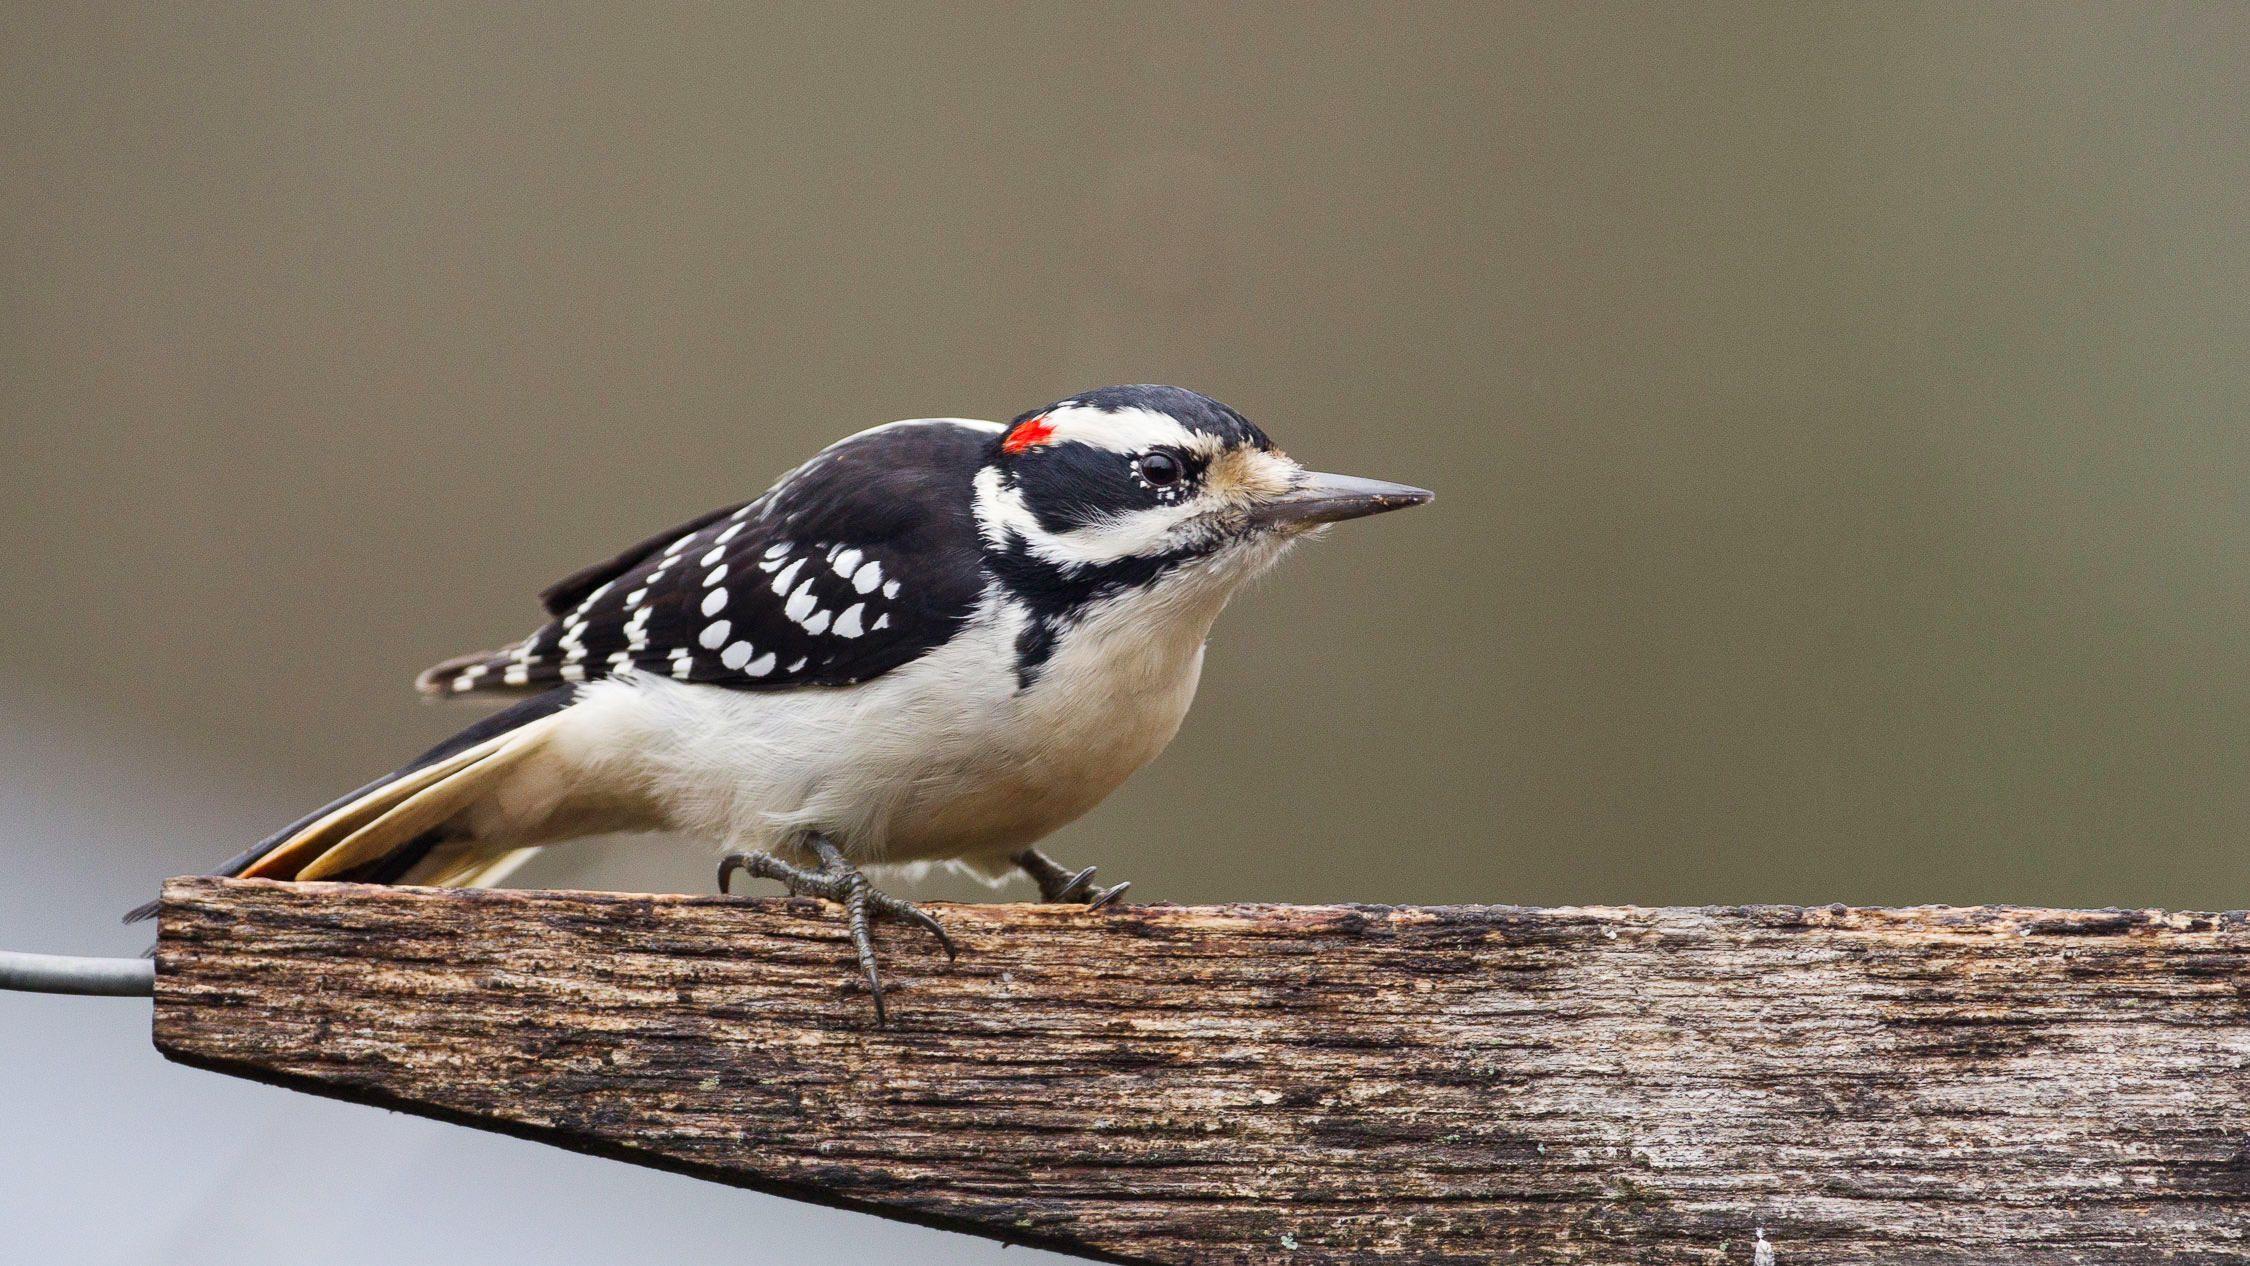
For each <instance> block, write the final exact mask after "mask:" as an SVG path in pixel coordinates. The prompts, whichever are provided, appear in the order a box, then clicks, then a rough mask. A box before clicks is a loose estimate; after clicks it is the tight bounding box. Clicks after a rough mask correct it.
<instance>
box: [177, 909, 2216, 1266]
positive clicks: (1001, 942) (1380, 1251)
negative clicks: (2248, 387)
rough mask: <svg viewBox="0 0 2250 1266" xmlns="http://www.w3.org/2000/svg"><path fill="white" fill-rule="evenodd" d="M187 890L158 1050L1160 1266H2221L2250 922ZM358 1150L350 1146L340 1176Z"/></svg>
mask: <svg viewBox="0 0 2250 1266" xmlns="http://www.w3.org/2000/svg"><path fill="white" fill-rule="evenodd" d="M935 909H936V912H937V913H938V914H939V917H941V918H942V919H944V920H945V921H946V922H947V924H948V926H949V927H951V928H952V930H953V932H954V935H955V936H957V937H958V938H960V940H961V942H962V944H963V951H964V952H963V954H962V957H961V960H960V962H959V963H958V964H955V965H951V966H949V965H948V964H947V963H946V961H945V959H944V958H943V956H942V955H939V954H937V953H936V952H935V951H934V950H932V949H931V948H930V947H929V945H928V942H927V941H926V939H925V938H923V937H921V936H920V935H919V934H909V933H907V932H906V931H903V930H901V929H897V928H889V927H886V928H885V929H884V930H883V932H882V940H883V948H884V961H885V964H886V966H887V968H888V970H889V982H890V984H891V989H892V991H893V992H892V1011H893V1019H892V1026H891V1027H890V1028H888V1029H876V1028H874V1027H873V1025H872V1018H871V1015H870V1011H869V1007H868V1004H867V999H866V997H865V995H864V994H863V993H862V992H860V990H859V989H858V987H857V985H856V984H855V983H854V982H853V978H852V970H851V955H850V952H849V948H848V946H847V944H846V942H845V940H844V938H843V935H842V932H841V929H840V928H839V927H838V925H837V922H836V920H835V918H834V917H833V914H832V912H831V911H829V910H828V909H827V908H825V907H823V906H822V905H820V904H819V903H815V902H809V901H785V900H740V899H733V900H730V899H724V898H716V897H641V896H617V895H603V894H594V893H546V892H478V893H458V892H433V891H429V890H416V889H383V888H366V887H357V886H348V885H332V884H311V885H289V884H273V883H263V882H255V881H252V882H241V881H219V880H179V881H175V882H173V883H172V884H170V885H168V886H167V888H166V890H165V898H164V904H163V914H162V919H163V922H162V935H161V940H160V943H159V947H158V956H157V965H158V975H157V1001H156V1041H157V1045H158V1046H159V1047H160V1048H161V1049H162V1050H163V1051H164V1053H165V1054H167V1055H169V1056H171V1057H172V1058H174V1059H178V1060H182V1061H185V1062H188V1063H192V1064H196V1065H199V1066H202V1067H206V1068H213V1069H218V1070H221V1071H224V1072H229V1073H237V1074H241V1075H244V1076H250V1077H255V1078H260V1079H263V1080H267V1081H273V1082H277V1083H280V1084H283V1085H289V1086H294V1087H297V1088H299V1089H304V1090H309V1091H312V1092H314V1093H318V1094H325V1095H334V1096H340V1097H343V1098H349V1099H356V1100H362V1101H366V1102H371V1103H377V1104H382V1105H385V1106H389V1107H394V1108H401V1109H405V1110H407V1111H412V1112H420V1113H425V1114H429V1115H433V1116H438V1117H442V1118H445V1119H449V1120H454V1121H460V1122H463V1123H467V1124H472V1125H478V1126H483V1127H486V1128H492V1129H501V1130H506V1131H509V1132H511V1133H515V1134H520V1135H524V1136H526V1137H529V1138H535V1139H539V1140H541V1141H544V1142H548V1143H554V1144H558V1145H560V1146H563V1147H568V1148H573V1149H577V1150H581V1151H589V1152H595V1153H599V1154H603V1155H609V1156H615V1157H619V1158H622V1159H625V1160H630V1161H635V1162H639V1163H643V1164H654V1165H661V1166H665V1167H669V1168H674V1169H678V1170H683V1171H685V1172H688V1173H692V1174H696V1175H699V1176H702V1177H706V1178H712V1179H716V1180H718V1181H722V1182H730V1183H737V1184H740V1185H743V1186H748V1187H755V1188H759V1189H762V1190H768V1191H776V1192H781V1193H784V1194H787V1195H792V1196H797V1197H801V1198H805V1199H812V1200H818V1201H821V1202H824V1203H830V1204H838V1205H844V1206H847V1207H853V1208H861V1209H866V1210H869V1211H871V1212H876V1213H880V1214H883V1215H885V1216H890V1217H900V1218H906V1219H910V1220H914V1221H919V1222H924V1223H930V1224H934V1225H939V1226H945V1227H951V1228H955V1229H959V1230H965V1231H972V1232H976V1233H979V1234H983V1235H989V1236H994V1237H997V1238H1001V1239H1007V1240H1012V1241H1019V1242H1023V1243H1031V1244H1040V1245H1044V1246H1048V1247H1055V1248H1062V1249H1065V1250H1069V1251H1075V1252H1079V1253H1084V1254H1087V1255H1090V1256H1096V1257H1103V1258H1107V1259H1114V1260H1119V1261H1145V1262H1245V1261H1284V1260H1286V1261H1300V1262H1471V1261H1475V1262H1484V1261H1492V1260H1496V1259H1501V1258H1508V1259H1514V1260H1523V1261H1537V1262H1667V1263H1669V1262H1745V1263H1757V1264H1761V1266H1762V1264H1763V1263H1766V1262H1769V1261H1770V1262H1772V1263H1777V1264H1779V1266H1786V1264H1787V1263H1790V1262H1823V1263H1858V1262H1865V1263H1877V1262H1881V1263H1901V1262H1947V1263H1949V1262H1961V1263H1970V1262H1974V1263H1980V1264H1989V1263H2004V1262H2005V1263H2012V1262H2041V1263H2044V1262H2098V1263H2112V1262H2135V1263H2141V1262H2182V1263H2188V1262H2193V1263H2216V1262H2242V1261H2246V1260H2250V1238H2246V1237H2250V919H2246V918H2245V916H2244V915H2243V914H2241V913H2234V914H2226V915H2205V914H2166V913H2162V912H2156V911H2126V912H2116V911H2107V912H2082V911H2059V910H2027V909H2003V908H1977V909H1948V908H1927V909H1912V910H1870V909H1847V908H1844V907H1840V906H1839V907H1828V908H1816V909H1799V908H1795V907H1745V908H1733V909H1703V910H1683V909H1622V908H1618V909H1610V908H1567V909H1523V908H1514V907H1449V908H1385V907H1346V906H1219V907H1200V908H1179V907H1168V906H1133V907H1126V908H1123V909H1118V910H1113V911H1103V912H1099V913H1095V914H1087V913H1085V912H1083V911H1079V910H1075V909H1068V908H1059V907H1043V906H1031V905H993V906H948V907H936V908H935ZM350 1164H351V1158H350V1157H338V1158H337V1166H338V1170H339V1174H340V1175H341V1174H342V1173H343V1172H345V1171H347V1170H348V1167H349V1166H350Z"/></svg>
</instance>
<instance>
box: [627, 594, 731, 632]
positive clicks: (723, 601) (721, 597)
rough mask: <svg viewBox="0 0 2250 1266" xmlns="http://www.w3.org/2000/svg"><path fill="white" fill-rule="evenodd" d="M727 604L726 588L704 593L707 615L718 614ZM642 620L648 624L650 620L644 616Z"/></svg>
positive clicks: (704, 611) (704, 607) (644, 608)
mask: <svg viewBox="0 0 2250 1266" xmlns="http://www.w3.org/2000/svg"><path fill="white" fill-rule="evenodd" d="M726 605H727V591H726V590H724V589H713V590H712V591H711V592H709V593H707V594H704V595H703V614H704V615H705V616H706V617H709V616H714V615H717V614H718V613H719V610H720V608H722V607H724V606H726ZM642 610H644V611H645V610H647V608H646V607H643V608H642ZM641 622H642V623H643V624H646V623H647V622H648V621H647V620H646V619H645V618H644V619H643V620H642V621H641Z"/></svg>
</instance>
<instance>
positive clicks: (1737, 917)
mask: <svg viewBox="0 0 2250 1266" xmlns="http://www.w3.org/2000/svg"><path fill="white" fill-rule="evenodd" d="M260 892H268V893H273V894H275V895H283V894H286V895H289V896H305V895H310V894H313V893H322V894H330V895H334V896H338V897H344V898H347V899H355V900H385V901H398V900H429V901H469V902H503V903H527V902H531V903H536V902H549V901H557V902H570V903H579V904H588V905H607V906H619V905H658V906H731V907H742V908H749V909H757V908H760V907H764V908H767V909H774V910H780V909H784V908H787V907H789V906H790V905H791V903H792V902H793V901H795V902H800V903H801V902H803V901H804V899H792V898H786V897H780V896H772V897H747V896H721V895H719V894H716V893H633V892H610V891H597V890H591V889H571V888H466V889H465V888H418V887H409V886H405V885H396V886H386V885H379V884H353V883H329V882H299V881H294V880H278V879H228V878H221V877H217V876H206V875H187V876H180V877H176V878H172V879H167V880H165V881H164V885H163V890H162V895H161V898H160V902H159V907H158V921H159V922H158V941H159V945H160V946H161V943H162V940H163V933H162V918H163V906H165V905H170V904H174V903H179V902H186V903H195V902H199V901H202V900H206V899H208V898H209V897H210V896H211V895H213V894H218V893H251V894H255V893H260ZM923 904H924V907H925V908H926V909H929V910H931V911H942V912H945V913H947V914H948V915H949V916H951V917H965V918H969V919H971V920H974V921H977V922H982V923H989V924H995V925H998V924H1015V923H1043V922H1079V921H1085V922H1103V921H1117V920H1118V916H1120V915H1125V916H1130V921H1133V922H1148V923H1161V924H1167V925H1172V926H1179V927H1189V926H1194V925H1198V924H1204V925H1210V926H1212V927H1213V928H1214V929H1216V928H1218V927H1220V926H1226V925H1231V926H1233V927H1236V928H1251V927H1260V926H1270V927H1272V928H1273V929H1274V930H1277V931H1279V930H1285V929H1288V928H1290V927H1292V926H1299V927H1303V928H1304V930H1306V931H1308V932H1311V931H1336V930H1348V926H1349V925H1350V924H1352V923H1354V922H1358V921H1365V920H1371V919H1380V920H1383V921H1386V922H1400V923H1457V924H1462V925H1503V926H1504V925H1508V924H1526V923H1532V922H1538V923H1545V924H1548V925H1554V924H1568V923H1583V924H1591V925H1605V924H1606V925H1638V926H1645V925H1654V924H1661V923H1666V922H1679V921H1689V920H1694V921H1717V922H1724V923H1738V924H1741V925H1743V926H1745V927H1758V928H1773V929H1776V930H1783V929H1791V928H1804V929H1832V930H1837V931H1883V932H1891V933H1907V932H1914V931H1924V932H1928V933H1931V934H1946V933H1951V934H1964V933H1965V934H1983V935H1992V934H1997V933H2015V934H2017V935H2022V936H2034V937H2036V936H2069V937H2084V936H2100V935H2129V934H2134V933H2139V934H2144V935H2145V934H2150V933H2167V932H2169V933H2235V932H2239V933H2250V910H2167V909H2163V908H2159V907H2153V906H2149V907H2119V906H2107V907H2101V908H2096V909H2082V908H2072V907H2060V906H2024V905H2006V904H1986V905H1914V906H1853V905H1844V904H1842V903H1831V904H1826V905H1792V904H1786V903H1751V904H1743V905H1704V906H1635V905H1561V906H1526V905H1511V904H1489V905H1485V904H1449V905H1385V904H1377V903H1368V902H1336V903H1324V904H1303V905H1300V904H1292V903H1284V902H1223V903H1218V904H1211V905H1175V904H1172V903H1170V902H1155V903H1150V904H1145V905H1139V904H1136V905H1121V906H1112V907H1110V908H1108V909H1106V910H1101V911H1088V910H1086V909H1084V908H1083V907H1080V906H1069V905H1046V904H1041V903H1037V902H974V901H972V902H944V901H937V902H926V903H923ZM1339 925H1342V926H1341V927H1340V926H1339Z"/></svg>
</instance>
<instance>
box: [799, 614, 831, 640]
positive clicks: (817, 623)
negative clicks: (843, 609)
mask: <svg viewBox="0 0 2250 1266" xmlns="http://www.w3.org/2000/svg"><path fill="white" fill-rule="evenodd" d="M804 624H805V632H807V633H810V634H812V635H813V636H814V637H818V636H820V635H821V634H823V633H826V632H827V631H828V612H827V611H825V610H821V611H815V612H813V613H812V616H811V618H810V619H807V620H806V621H805V622H804Z"/></svg>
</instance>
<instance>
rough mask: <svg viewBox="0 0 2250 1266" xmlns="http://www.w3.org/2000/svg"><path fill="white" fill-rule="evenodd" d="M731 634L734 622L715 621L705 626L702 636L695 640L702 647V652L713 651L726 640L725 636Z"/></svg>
mask: <svg viewBox="0 0 2250 1266" xmlns="http://www.w3.org/2000/svg"><path fill="white" fill-rule="evenodd" d="M732 632H734V621H732V620H716V621H713V622H712V623H710V624H707V625H705V626H704V628H703V636H701V637H699V638H697V639H695V640H696V641H697V642H698V643H700V644H701V645H702V647H703V649H704V650H707V651H715V650H717V649H719V647H720V645H721V644H723V643H724V642H725V641H726V640H727V634H729V633H732ZM728 667H730V668H731V667H733V665H731V664H730V665H728Z"/></svg>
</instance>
